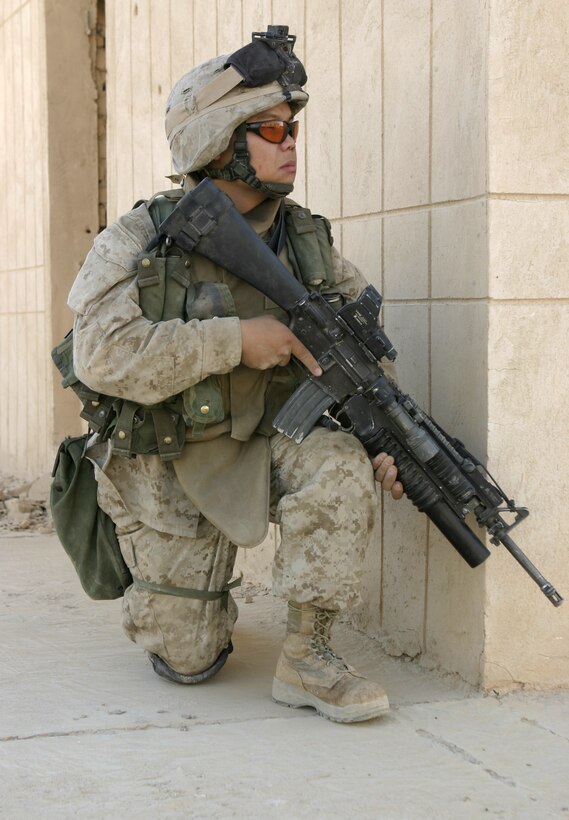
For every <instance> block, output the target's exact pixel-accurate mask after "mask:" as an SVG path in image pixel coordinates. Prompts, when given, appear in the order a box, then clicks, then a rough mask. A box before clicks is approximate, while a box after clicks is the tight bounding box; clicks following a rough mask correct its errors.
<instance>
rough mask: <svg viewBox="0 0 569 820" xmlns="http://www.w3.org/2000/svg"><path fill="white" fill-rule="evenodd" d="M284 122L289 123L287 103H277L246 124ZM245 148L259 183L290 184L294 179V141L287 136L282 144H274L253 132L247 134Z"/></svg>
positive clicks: (289, 112)
mask: <svg viewBox="0 0 569 820" xmlns="http://www.w3.org/2000/svg"><path fill="white" fill-rule="evenodd" d="M273 119H274V120H286V121H287V122H290V121H291V120H292V119H293V117H292V112H291V110H290V105H289V104H288V103H285V102H283V103H279V104H278V105H275V106H273V107H272V108H267V110H266V111H261V113H260V114H255V116H254V117H249V119H248V120H247V122H262V121H263V120H273ZM247 146H248V148H249V156H250V158H251V165H252V166H253V168H254V169H255V171H256V174H257V177H258V178H259V179H260V180H261V182H286V183H289V184H292V183H293V182H294V179H295V177H296V141H295V139H294V138H293V137H292V136H291V135H290V134H287V136H286V138H285V140H284V142H281V143H274V142H268V141H267V140H266V139H263V137H261V136H260V135H259V134H256V133H254V132H253V131H248V132H247Z"/></svg>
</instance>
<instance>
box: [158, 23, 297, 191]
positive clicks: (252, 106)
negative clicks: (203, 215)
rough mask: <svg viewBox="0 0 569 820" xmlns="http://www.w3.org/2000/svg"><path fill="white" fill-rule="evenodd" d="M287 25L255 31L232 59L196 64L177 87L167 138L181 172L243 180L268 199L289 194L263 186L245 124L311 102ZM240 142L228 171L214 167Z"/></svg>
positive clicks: (278, 186)
mask: <svg viewBox="0 0 569 820" xmlns="http://www.w3.org/2000/svg"><path fill="white" fill-rule="evenodd" d="M295 41H296V37H294V36H292V35H289V33H288V26H268V29H267V31H266V32H253V34H252V39H251V42H250V43H248V45H246V46H244V47H243V48H241V49H239V50H238V51H236V52H234V53H233V54H231V55H222V56H219V57H214V58H213V59H212V60H207V61H206V62H205V63H202V64H201V65H198V66H196V67H195V68H193V69H192V70H191V71H188V73H187V74H184V76H183V77H182V78H181V79H180V80H179V81H178V82H177V83H176V85H175V86H174V88H173V89H172V91H171V92H170V96H169V97H168V103H167V107H166V135H167V137H168V142H169V144H170V151H171V154H172V161H173V164H174V168H175V169H176V171H177V172H178V174H181V175H186V174H196V173H197V174H198V176H202V177H203V176H210V177H215V178H220V179H228V180H234V179H241V180H243V181H244V182H246V183H247V184H248V185H251V186H252V187H253V188H257V189H259V190H261V191H263V192H264V193H266V194H267V195H268V196H272V197H282V196H286V195H287V194H289V193H290V192H291V190H292V185H287V184H284V183H271V182H261V180H259V179H258V178H257V175H256V171H255V169H254V168H253V166H252V165H251V161H250V157H249V152H248V149H247V139H246V131H245V121H246V120H247V119H249V118H250V117H252V116H254V115H255V114H258V113H260V112H261V111H265V110H266V109H267V108H271V106H274V105H278V104H279V103H282V102H287V103H288V104H289V105H290V107H291V110H292V113H293V115H294V114H296V113H297V112H298V111H299V110H300V109H301V108H303V107H304V106H305V105H306V103H307V102H308V94H307V93H306V91H304V90H303V88H302V86H303V85H304V84H305V83H306V72H305V70H304V66H303V65H302V63H301V62H300V60H299V59H298V58H297V57H296V55H295V54H294V51H293V47H294V43H295ZM233 133H236V139H235V144H234V150H233V157H232V159H231V160H230V162H229V163H227V165H225V167H224V168H220V169H216V170H214V169H210V168H208V167H207V166H208V165H209V163H210V162H211V161H212V160H213V159H215V158H216V157H218V156H219V155H220V154H221V153H222V152H223V151H224V150H225V149H226V148H227V146H228V145H229V142H230V140H231V137H232V135H233Z"/></svg>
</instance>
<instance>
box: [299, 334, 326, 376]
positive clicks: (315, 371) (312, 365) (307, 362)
mask: <svg viewBox="0 0 569 820" xmlns="http://www.w3.org/2000/svg"><path fill="white" fill-rule="evenodd" d="M291 352H292V354H293V355H294V356H296V358H297V359H298V360H299V361H300V362H302V364H303V365H304V366H305V367H306V368H307V369H308V370H310V372H311V373H312V375H313V376H321V375H322V368H321V367H320V365H319V364H318V362H317V361H316V359H315V358H314V356H313V355H312V353H311V352H310V350H308V348H306V347H305V346H304V345H303V344H302V342H301V341H299V340H298V339H297V338H296V336H295V338H294V341H293V343H292V347H291Z"/></svg>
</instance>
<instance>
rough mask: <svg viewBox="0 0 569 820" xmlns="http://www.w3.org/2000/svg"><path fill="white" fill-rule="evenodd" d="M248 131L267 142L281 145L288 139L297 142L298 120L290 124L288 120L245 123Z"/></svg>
mask: <svg viewBox="0 0 569 820" xmlns="http://www.w3.org/2000/svg"><path fill="white" fill-rule="evenodd" d="M245 125H246V127H247V128H246V130H247V131H253V133H254V134H257V136H259V137H262V138H263V139H264V140H267V142H274V143H281V142H284V141H285V140H286V138H287V137H292V138H293V140H296V137H297V134H298V125H299V123H298V120H293V121H292V122H288V121H287V120H263V121H262V122H247V123H245Z"/></svg>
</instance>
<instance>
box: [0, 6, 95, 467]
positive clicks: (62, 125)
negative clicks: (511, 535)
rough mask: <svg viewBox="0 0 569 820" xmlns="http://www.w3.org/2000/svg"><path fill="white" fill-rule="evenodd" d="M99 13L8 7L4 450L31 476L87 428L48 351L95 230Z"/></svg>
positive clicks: (2, 279)
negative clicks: (93, 39) (94, 53)
mask: <svg viewBox="0 0 569 820" xmlns="http://www.w3.org/2000/svg"><path fill="white" fill-rule="evenodd" d="M95 8H96V3H93V2H89V0H83V2H76V0H49V2H47V3H45V4H44V2H40V0H28V2H21V1H20V2H16V1H15V0H14V2H10V1H9V0H3V2H2V3H1V4H0V37H1V38H2V45H1V49H0V61H1V69H0V77H1V78H2V80H1V83H0V94H1V95H2V101H1V103H0V122H1V124H2V133H3V135H4V140H3V150H2V162H1V163H0V185H1V189H2V191H3V196H2V198H1V201H0V220H1V224H2V226H3V253H2V260H1V261H0V286H1V288H2V306H1V307H0V362H1V365H2V367H1V369H0V396H1V398H0V449H1V453H2V470H3V471H4V472H11V473H14V474H17V475H20V476H22V477H25V478H29V479H33V478H36V477H37V476H38V475H40V474H41V473H43V472H45V471H46V470H47V469H50V468H51V463H52V460H53V455H54V450H55V447H56V444H57V443H58V442H59V440H60V439H61V438H62V437H63V436H64V434H65V433H67V434H69V433H72V432H74V431H77V430H78V429H79V427H80V425H79V421H78V409H77V408H78V405H77V403H76V401H75V400H74V397H73V396H72V395H69V391H68V392H66V393H64V392H63V391H62V390H61V389H60V387H59V378H58V374H57V373H56V372H55V370H54V368H53V366H52V364H51V359H50V350H51V348H52V346H53V345H54V344H55V343H56V342H58V341H59V340H60V339H61V338H62V336H63V335H64V334H65V332H66V331H67V330H68V329H69V327H70V326H71V322H72V317H71V314H70V312H69V311H68V310H67V308H66V306H65V302H66V297H67V292H68V290H69V288H70V286H71V283H72V282H73V279H74V277H75V274H76V272H77V270H78V269H79V267H80V265H81V263H82V261H83V259H84V257H85V253H86V252H87V250H88V248H89V246H90V245H91V243H92V240H93V237H94V236H95V234H96V232H97V229H98V217H97V124H96V104H95V94H94V91H93V77H92V63H91V55H90V49H91V46H90V36H91V35H90V31H89V25H90V24H89V20H90V19H93V20H94V19H95V16H96V15H95Z"/></svg>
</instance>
